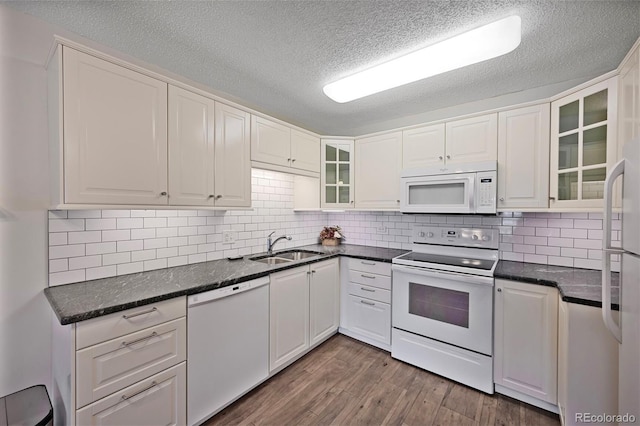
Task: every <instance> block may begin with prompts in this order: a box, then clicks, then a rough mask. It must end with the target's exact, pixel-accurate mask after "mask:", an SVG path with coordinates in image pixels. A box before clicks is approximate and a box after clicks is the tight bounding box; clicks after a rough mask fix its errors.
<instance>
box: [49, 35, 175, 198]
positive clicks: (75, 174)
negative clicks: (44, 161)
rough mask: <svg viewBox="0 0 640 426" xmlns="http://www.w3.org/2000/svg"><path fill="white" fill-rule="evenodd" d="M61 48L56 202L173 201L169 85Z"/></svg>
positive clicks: (59, 52) (56, 70)
mask: <svg viewBox="0 0 640 426" xmlns="http://www.w3.org/2000/svg"><path fill="white" fill-rule="evenodd" d="M57 54H58V55H60V56H59V57H58V61H57V63H56V64H55V65H54V67H53V72H54V73H55V72H58V73H59V76H58V79H59V81H58V87H57V89H58V90H61V91H62V96H61V98H59V104H58V105H55V106H54V108H55V107H57V108H56V109H57V110H58V111H61V112H62V123H63V124H62V131H61V132H60V134H59V135H55V137H57V138H60V141H59V144H60V145H59V146H57V147H54V151H53V152H54V153H55V152H58V153H60V154H61V158H57V159H56V160H57V161H59V163H58V164H57V165H56V167H57V168H60V167H63V171H62V172H60V175H59V176H58V179H59V180H60V181H61V182H59V183H58V185H59V188H58V189H59V190H61V192H62V193H63V194H62V195H60V193H59V192H58V193H57V194H56V193H54V194H53V195H54V198H58V199H57V200H54V202H57V203H68V204H114V205H117V204H141V205H166V204H167V203H168V198H167V194H168V190H167V84H166V83H164V82H162V81H159V80H156V79H154V78H151V77H148V76H146V75H143V74H141V73H138V72H135V71H132V70H130V69H127V68H124V67H121V66H119V65H115V64H113V63H110V62H107V61H105V60H102V59H99V58H96V57H93V56H91V55H87V54H84V53H81V52H79V51H77V50H74V49H71V48H69V47H66V46H64V47H61V48H59V49H58V53H57ZM53 78H55V76H54V77H53ZM52 83H53V85H56V83H55V82H52ZM52 90H54V91H55V90H56V89H55V88H52ZM59 95H60V94H59V93H58V96H59ZM58 120H60V117H52V120H51V121H52V126H56V124H57V122H58ZM62 135H63V136H62ZM54 155H55V154H54Z"/></svg>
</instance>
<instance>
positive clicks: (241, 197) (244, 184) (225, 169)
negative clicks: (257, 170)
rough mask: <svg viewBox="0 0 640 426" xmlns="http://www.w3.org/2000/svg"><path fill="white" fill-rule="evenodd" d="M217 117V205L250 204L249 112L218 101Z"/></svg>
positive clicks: (237, 205) (245, 205) (240, 205)
mask: <svg viewBox="0 0 640 426" xmlns="http://www.w3.org/2000/svg"><path fill="white" fill-rule="evenodd" d="M215 117H216V132H215V190H214V193H215V205H216V207H250V206H251V154H250V153H251V151H250V149H251V141H250V121H249V117H250V114H249V113H247V112H244V111H242V110H239V109H237V108H234V107H231V106H229V105H225V104H221V103H219V102H216V113H215Z"/></svg>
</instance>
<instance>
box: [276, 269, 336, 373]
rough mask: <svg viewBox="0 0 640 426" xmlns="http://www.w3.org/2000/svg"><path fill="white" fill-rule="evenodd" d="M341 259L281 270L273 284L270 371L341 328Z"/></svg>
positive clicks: (293, 358) (295, 357) (288, 361)
mask: <svg viewBox="0 0 640 426" xmlns="http://www.w3.org/2000/svg"><path fill="white" fill-rule="evenodd" d="M338 265H339V264H338V259H330V260H326V261H323V262H318V263H313V264H311V265H308V266H300V267H298V268H294V269H288V270H286V271H282V272H277V273H275V274H272V275H271V276H270V279H271V282H270V286H269V370H270V371H271V372H273V371H275V370H277V369H279V368H281V367H283V366H285V365H287V364H289V363H291V362H292V361H294V360H295V359H297V358H298V356H299V355H301V354H303V353H304V352H306V351H307V350H308V349H309V348H310V347H311V346H313V345H314V344H316V343H319V342H321V341H322V340H324V339H326V338H327V337H329V336H331V335H332V334H334V333H335V332H336V330H337V329H338V321H339V309H340V308H339V306H340V305H339V304H340V298H339V291H338V283H339V281H338V277H339V275H338V271H339V269H338V268H339V266H338Z"/></svg>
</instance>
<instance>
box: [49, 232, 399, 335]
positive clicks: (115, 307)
mask: <svg viewBox="0 0 640 426" xmlns="http://www.w3.org/2000/svg"><path fill="white" fill-rule="evenodd" d="M295 249H296V250H309V251H317V252H320V253H321V254H319V255H318V256H314V257H310V258H308V259H304V260H299V261H293V262H290V263H283V264H278V265H267V264H264V263H260V262H255V261H253V260H249V258H250V257H254V256H258V254H255V255H250V256H245V257H244V258H242V259H240V260H233V261H230V260H227V259H222V260H215V261H211V262H202V263H194V264H192V265H184V266H176V267H173V268H167V269H158V270H154V271H148V272H140V273H137V274H130V275H121V276H117V277H110V278H103V279H99V280H92V281H85V282H80V283H73V284H66V285H61V286H55V287H48V288H46V289H45V290H44V292H45V295H46V297H47V299H48V300H49V303H50V304H51V307H52V308H53V310H54V312H55V313H56V316H57V317H58V320H59V321H60V324H62V325H65V324H71V323H75V322H79V321H84V320H88V319H91V318H95V317H99V316H102V315H107V314H110V313H113V312H118V311H122V310H125V309H129V308H133V307H136V306H142V305H147V304H149V303H155V302H158V301H161V300H166V299H171V298H174V297H179V296H184V295H191V294H196V293H201V292H203V291H209V290H214V289H217V288H221V287H225V286H228V285H232V284H237V283H239V282H243V281H248V280H252V279H255V278H259V277H263V276H266V275H269V274H271V273H273V272H276V271H281V270H285V269H290V268H295V267H297V266H301V265H305V264H309V263H313V262H317V261H319V260H324V259H329V258H332V257H336V256H341V255H342V256H349V257H355V258H359V259H367V260H376V261H381V262H388V263H391V259H393V258H394V257H396V256H399V255H401V254H404V253H406V252H407V250H398V249H388V248H381V247H368V246H357V245H349V244H345V245H339V246H322V245H320V244H314V245H308V246H303V247H296V248H295ZM289 250H291V249H287V250H279V251H289ZM276 253H277V252H276Z"/></svg>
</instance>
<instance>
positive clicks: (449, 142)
mask: <svg viewBox="0 0 640 426" xmlns="http://www.w3.org/2000/svg"><path fill="white" fill-rule="evenodd" d="M445 154H446V155H445V159H446V162H447V164H457V163H468V162H478V161H496V160H497V155H498V114H489V115H482V116H480V117H473V118H467V119H464V120H457V121H450V122H448V123H446V153H445Z"/></svg>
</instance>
